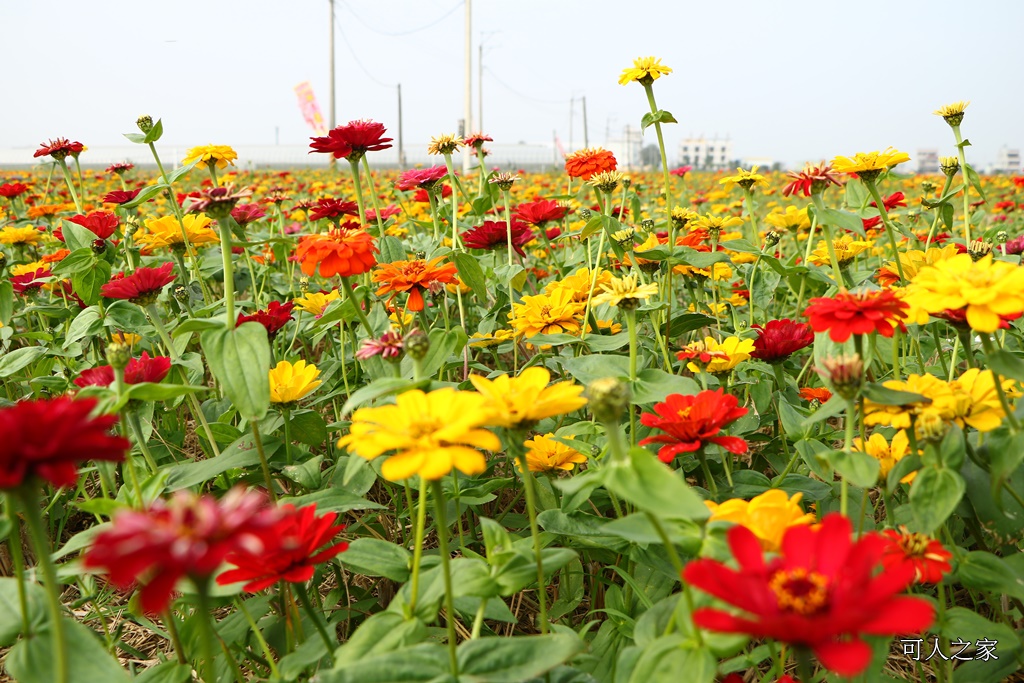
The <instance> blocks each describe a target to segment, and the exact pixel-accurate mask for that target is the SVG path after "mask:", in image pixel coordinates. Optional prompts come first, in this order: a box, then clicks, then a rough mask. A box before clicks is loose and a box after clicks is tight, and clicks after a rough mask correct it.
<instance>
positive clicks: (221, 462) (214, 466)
mask: <svg viewBox="0 0 1024 683" xmlns="http://www.w3.org/2000/svg"><path fill="white" fill-rule="evenodd" d="M257 324H258V323H257ZM279 446H280V441H278V440H277V439H276V438H272V437H264V439H263V447H264V451H265V452H266V453H267V457H268V458H270V457H271V456H272V454H273V452H274V451H275V450H276V449H277V447H279ZM259 462H260V457H259V453H258V452H257V451H256V443H255V442H254V441H253V438H252V435H251V434H246V435H245V436H243V437H241V438H240V439H238V440H237V441H235V442H234V443H233V444H231V445H230V446H228V447H227V448H225V449H224V450H223V451H221V453H220V455H218V456H217V457H215V458H209V459H207V460H195V461H192V462H186V463H182V464H180V465H174V466H173V467H170V468H168V476H167V490H168V491H177V490H179V489H184V488H190V487H192V486H196V485H198V484H203V483H205V482H208V481H211V480H212V479H214V478H215V477H217V476H219V475H220V474H221V473H223V472H227V471H228V470H230V469H236V468H241V467H251V466H253V465H257V464H259Z"/></svg>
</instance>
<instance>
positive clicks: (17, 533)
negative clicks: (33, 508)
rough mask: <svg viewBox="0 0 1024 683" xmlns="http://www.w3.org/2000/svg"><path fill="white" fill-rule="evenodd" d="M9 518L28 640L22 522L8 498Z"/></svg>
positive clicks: (10, 542)
mask: <svg viewBox="0 0 1024 683" xmlns="http://www.w3.org/2000/svg"><path fill="white" fill-rule="evenodd" d="M7 517H8V519H10V520H11V530H10V532H8V535H7V548H8V550H10V553H11V564H13V565H14V580H15V581H16V582H17V586H18V607H19V609H20V610H21V633H22V635H23V636H25V637H26V638H27V637H29V636H31V635H32V620H31V619H29V615H28V595H27V593H26V592H25V586H26V583H25V556H24V555H23V554H22V552H21V522H20V521H19V520H18V512H17V510H15V508H14V498H12V497H8V498H7Z"/></svg>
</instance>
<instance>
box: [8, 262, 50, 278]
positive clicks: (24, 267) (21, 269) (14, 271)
mask: <svg viewBox="0 0 1024 683" xmlns="http://www.w3.org/2000/svg"><path fill="white" fill-rule="evenodd" d="M39 269H43V270H49V269H50V267H49V266H48V265H47V264H45V263H43V262H42V261H32V262H31V263H22V264H20V265H16V266H11V275H14V276H18V275H25V274H27V273H34V272H36V271H37V270H39Z"/></svg>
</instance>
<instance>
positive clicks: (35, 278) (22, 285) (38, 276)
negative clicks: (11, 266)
mask: <svg viewBox="0 0 1024 683" xmlns="http://www.w3.org/2000/svg"><path fill="white" fill-rule="evenodd" d="M48 277H50V269H49V268H36V269H35V270H34V271H33V272H31V273H22V274H21V275H12V276H11V288H12V289H13V290H14V293H15V294H18V295H20V296H24V295H25V294H31V293H32V292H35V291H36V290H37V289H39V288H40V287H42V286H43V285H45V284H46V278H48Z"/></svg>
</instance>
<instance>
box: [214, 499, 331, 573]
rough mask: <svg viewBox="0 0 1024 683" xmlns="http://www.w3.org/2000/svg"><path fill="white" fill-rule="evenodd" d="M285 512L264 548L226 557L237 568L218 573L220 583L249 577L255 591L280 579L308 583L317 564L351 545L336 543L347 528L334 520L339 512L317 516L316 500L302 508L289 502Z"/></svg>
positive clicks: (282, 511)
mask: <svg viewBox="0 0 1024 683" xmlns="http://www.w3.org/2000/svg"><path fill="white" fill-rule="evenodd" d="M281 513H282V514H283V517H281V519H279V520H278V521H277V523H276V524H274V526H273V528H272V529H271V530H270V534H269V535H268V537H267V540H266V541H265V543H264V544H263V547H262V548H261V549H258V550H257V549H256V548H241V549H239V550H236V551H234V552H232V553H231V554H229V555H228V556H227V557H226V558H225V559H226V560H227V561H228V562H229V563H231V564H233V565H235V567H236V568H235V569H229V570H228V571H226V572H224V573H223V574H221V575H220V576H218V577H217V583H218V584H220V585H222V586H226V585H228V584H232V583H237V582H239V581H248V583H246V584H245V586H243V587H242V588H243V590H246V591H249V592H251V593H255V592H257V591H261V590H263V589H264V588H268V587H269V586H272V585H274V584H275V583H277V582H278V581H288V582H291V583H304V582H306V581H309V580H310V579H311V578H313V572H314V570H315V569H316V565H318V564H320V563H321V562H326V561H327V560H329V559H331V558H332V557H335V556H337V555H338V554H339V553H342V552H344V551H345V550H347V549H348V543H346V542H345V541H339V542H337V543H334V540H335V538H336V537H337V535H338V534H340V533H341V532H342V531H343V530H344V529H345V525H344V524H334V520H336V519H337V518H338V513H336V512H328V513H326V514H324V515H321V516H319V517H317V515H316V504H315V503H314V504H313V505H307V506H306V507H303V508H299V509H298V510H296V509H295V507H294V506H292V505H285V506H283V507H282V508H281ZM328 544H331V545H328ZM324 546H327V547H326V548H325V547H324Z"/></svg>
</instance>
